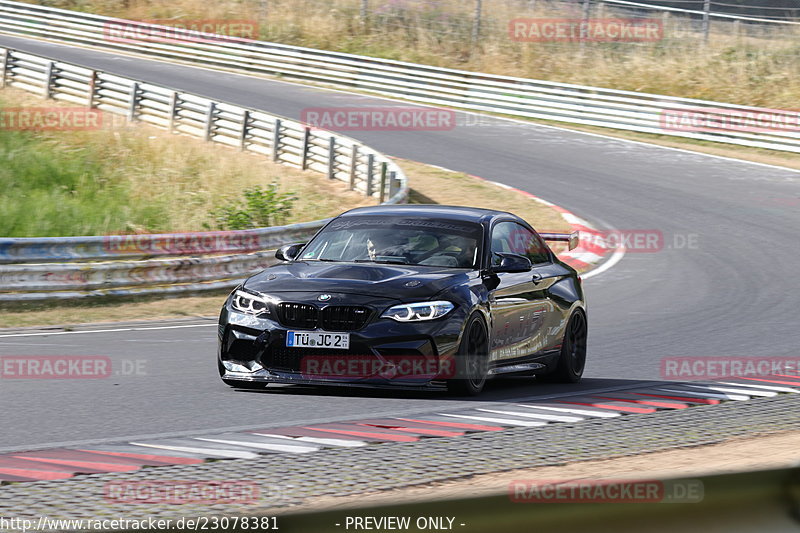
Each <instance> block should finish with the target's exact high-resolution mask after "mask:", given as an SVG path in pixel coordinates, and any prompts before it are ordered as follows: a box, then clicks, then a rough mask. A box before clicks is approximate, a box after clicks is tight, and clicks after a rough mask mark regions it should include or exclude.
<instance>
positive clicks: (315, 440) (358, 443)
mask: <svg viewBox="0 0 800 533" xmlns="http://www.w3.org/2000/svg"><path fill="white" fill-rule="evenodd" d="M252 433H253V435H262V436H264V437H270V438H275V439H287V440H292V441H303V442H310V443H312V444H321V445H323V446H341V447H343V448H360V447H362V446H366V445H367V443H366V442H364V441H363V440H344V439H323V438H320V437H288V436H286V435H273V434H271V433H255V432H252Z"/></svg>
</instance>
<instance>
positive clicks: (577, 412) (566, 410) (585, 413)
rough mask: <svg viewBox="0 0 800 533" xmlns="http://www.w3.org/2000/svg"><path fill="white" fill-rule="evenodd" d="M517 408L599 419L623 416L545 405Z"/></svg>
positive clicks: (609, 412) (607, 412)
mask: <svg viewBox="0 0 800 533" xmlns="http://www.w3.org/2000/svg"><path fill="white" fill-rule="evenodd" d="M516 405H517V407H527V408H528V409H544V410H546V411H556V412H559V413H572V414H574V415H583V416H596V417H598V418H616V417H618V416H622V413H619V412H617V411H587V410H585V409H573V408H571V407H545V406H543V405H525V404H521V403H520V404H516Z"/></svg>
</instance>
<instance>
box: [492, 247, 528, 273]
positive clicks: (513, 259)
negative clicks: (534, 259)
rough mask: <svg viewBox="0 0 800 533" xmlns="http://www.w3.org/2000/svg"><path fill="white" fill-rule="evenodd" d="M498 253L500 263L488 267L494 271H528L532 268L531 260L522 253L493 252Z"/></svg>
mask: <svg viewBox="0 0 800 533" xmlns="http://www.w3.org/2000/svg"><path fill="white" fill-rule="evenodd" d="M495 255H499V256H500V257H501V258H502V259H500V264H499V265H495V266H493V267H491V268H490V270H491V271H492V272H494V273H496V274H497V273H500V272H529V271H530V270H531V269H532V268H533V264H531V260H530V259H528V258H527V257H525V256H524V255H518V254H509V253H497V252H496V253H495Z"/></svg>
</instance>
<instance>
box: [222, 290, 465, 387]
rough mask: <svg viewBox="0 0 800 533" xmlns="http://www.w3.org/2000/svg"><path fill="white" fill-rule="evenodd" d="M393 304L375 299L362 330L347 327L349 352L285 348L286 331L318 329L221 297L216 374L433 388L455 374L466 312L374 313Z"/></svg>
mask: <svg viewBox="0 0 800 533" xmlns="http://www.w3.org/2000/svg"><path fill="white" fill-rule="evenodd" d="M395 303H397V302H382V303H379V304H377V305H375V306H374V307H375V311H376V312H375V314H374V317H373V318H372V319H371V320H370V321H369V322H368V323H367V324H366V325H365V326H364V327H363V328H361V329H359V330H357V331H348V332H346V333H349V335H350V348H349V349H348V350H330V349H327V350H326V349H311V348H290V347H287V346H286V336H287V332H288V331H301V330H302V331H322V330H321V329H314V330H310V329H305V330H303V329H302V328H295V327H286V326H284V325H282V324H281V323H280V322H279V321H278V319H277V317H276V316H275V314H273V315H271V316H269V317H254V316H251V315H246V314H243V313H240V312H238V311H236V310H234V309H232V308H231V307H230V302H226V305H225V307H224V308H223V310H222V313H221V315H220V323H219V350H218V362H219V369H220V375H221V377H222V379H224V380H226V381H228V382H230V381H241V382H247V383H287V384H302V385H333V386H336V385H338V386H364V387H392V388H412V389H419V388H439V387H440V386H441V385H442V384H443V383H444V380H446V379H452V378H453V377H455V376H454V373H455V359H454V356H455V354H456V352H457V349H458V343H459V340H460V336H461V332H462V328H463V324H464V322H465V318H466V317H465V316H464V311H463V310H461V309H459V308H456V309H454V310H453V311H451V312H450V313H449V314H448V315H447V316H445V317H442V318H441V319H437V320H432V321H425V322H414V323H400V322H396V321H394V320H391V319H381V318H376V317H378V316H379V315H380V312H379V311H382V310H383V309H385V308H387V307H389V306H391V305H393V304H395ZM384 304H385V305H384Z"/></svg>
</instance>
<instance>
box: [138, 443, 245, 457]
mask: <svg viewBox="0 0 800 533" xmlns="http://www.w3.org/2000/svg"><path fill="white" fill-rule="evenodd" d="M131 444H133V445H134V446H145V447H147V448H155V449H157V450H174V451H176V452H186V453H194V454H197V455H202V456H206V457H214V456H217V457H228V458H231V459H256V458H258V457H259V455H258V454H257V453H253V452H240V451H236V450H221V449H216V448H193V447H191V446H171V445H169V444H145V443H143V442H131Z"/></svg>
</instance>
